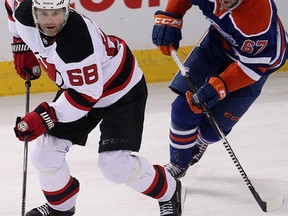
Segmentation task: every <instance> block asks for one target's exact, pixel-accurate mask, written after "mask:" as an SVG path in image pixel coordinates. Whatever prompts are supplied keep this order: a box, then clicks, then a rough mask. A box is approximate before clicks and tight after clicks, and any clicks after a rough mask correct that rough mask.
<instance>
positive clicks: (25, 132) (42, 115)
mask: <svg viewBox="0 0 288 216" xmlns="http://www.w3.org/2000/svg"><path fill="white" fill-rule="evenodd" d="M55 122H57V118H56V114H55V110H54V108H53V107H50V106H49V105H48V104H47V103H46V102H43V103H41V104H40V105H39V106H38V107H36V109H35V110H34V111H33V112H30V113H28V114H27V115H26V116H24V118H21V117H17V119H16V125H15V127H14V131H15V134H16V137H18V139H19V140H21V141H23V140H24V138H25V136H28V141H32V140H34V139H36V138H37V137H39V136H40V135H42V134H43V133H45V132H46V131H47V130H49V129H51V128H53V127H54V126H55Z"/></svg>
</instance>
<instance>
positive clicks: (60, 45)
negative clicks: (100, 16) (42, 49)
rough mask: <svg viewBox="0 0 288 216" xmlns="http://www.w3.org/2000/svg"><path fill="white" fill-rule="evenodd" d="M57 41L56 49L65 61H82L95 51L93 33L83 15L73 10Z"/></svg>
mask: <svg viewBox="0 0 288 216" xmlns="http://www.w3.org/2000/svg"><path fill="white" fill-rule="evenodd" d="M56 42H57V47H56V51H57V53H58V55H59V57H60V58H61V59H62V60H63V61H64V62H65V63H71V62H80V61H82V60H84V59H85V58H87V57H88V56H89V55H91V54H93V52H94V49H93V42H92V35H91V33H90V31H89V28H88V26H87V24H86V22H85V20H84V18H83V16H81V15H80V14H78V13H76V12H75V11H73V10H72V11H71V12H70V14H69V18H68V21H67V23H66V24H65V26H64V27H63V29H62V31H61V32H60V33H59V35H58V37H57V40H56Z"/></svg>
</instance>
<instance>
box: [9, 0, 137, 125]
mask: <svg viewBox="0 0 288 216" xmlns="http://www.w3.org/2000/svg"><path fill="white" fill-rule="evenodd" d="M19 2H21V3H19ZM5 6H6V9H7V12H8V20H9V29H10V31H11V33H12V34H13V36H15V37H20V38H21V39H22V40H23V41H24V42H25V43H26V44H27V45H28V46H29V47H30V49H31V50H32V51H33V52H34V54H35V56H36V57H37V59H38V60H39V62H40V63H41V65H42V68H44V69H45V71H46V72H47V74H48V76H49V78H50V79H51V80H52V81H53V82H54V83H56V84H57V85H58V86H59V87H60V88H61V89H63V90H64V93H63V94H61V96H60V97H59V98H58V99H57V101H55V102H51V103H50V104H49V105H50V106H52V107H54V109H55V112H56V115H57V118H58V120H59V122H71V121H75V120H77V119H79V118H81V117H83V116H84V115H85V114H87V112H88V111H89V110H90V109H91V108H92V107H107V106H109V105H111V104H113V103H115V102H116V101H117V100H119V99H120V98H121V97H122V96H123V95H125V94H126V93H127V92H128V91H129V90H130V89H131V88H133V86H135V85H136V84H137V83H138V82H139V81H140V80H141V78H142V76H143V73H142V71H141V69H140V68H139V67H138V63H137V60H136V59H135V57H134V56H133V54H132V53H131V51H130V49H129V48H128V46H127V45H126V43H125V41H123V40H122V39H120V38H118V37H115V36H107V35H106V34H105V33H104V32H103V31H101V30H100V29H99V27H98V26H97V25H96V24H95V23H94V22H93V21H91V20H90V19H89V18H87V17H85V16H83V15H81V14H79V13H77V12H76V11H74V10H73V9H71V11H70V14H69V18H68V20H67V23H66V24H65V26H64V27H63V29H62V30H61V31H60V32H59V33H58V34H57V35H56V36H55V37H47V36H45V35H43V34H42V33H41V32H40V31H39V30H38V28H36V25H35V23H34V20H33V17H32V1H31V0H24V1H15V0H5Z"/></svg>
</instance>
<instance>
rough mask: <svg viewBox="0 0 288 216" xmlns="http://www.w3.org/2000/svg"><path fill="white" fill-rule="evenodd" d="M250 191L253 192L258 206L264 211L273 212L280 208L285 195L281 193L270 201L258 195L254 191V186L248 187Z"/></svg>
mask: <svg viewBox="0 0 288 216" xmlns="http://www.w3.org/2000/svg"><path fill="white" fill-rule="evenodd" d="M249 189H250V191H251V193H252V194H253V196H254V198H255V200H256V201H257V203H258V204H259V206H260V208H261V209H262V210H263V211H264V212H273V211H276V210H278V209H280V208H281V206H282V205H283V203H284V198H285V195H284V194H281V195H279V196H278V197H277V198H275V199H273V200H270V201H267V202H265V201H263V200H262V199H261V197H260V195H259V194H258V193H257V192H256V191H255V189H254V187H249Z"/></svg>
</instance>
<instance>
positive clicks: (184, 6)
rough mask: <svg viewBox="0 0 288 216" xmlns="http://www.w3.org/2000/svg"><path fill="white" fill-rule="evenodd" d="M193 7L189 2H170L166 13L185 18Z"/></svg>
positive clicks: (174, 0) (171, 0) (175, 0)
mask: <svg viewBox="0 0 288 216" xmlns="http://www.w3.org/2000/svg"><path fill="white" fill-rule="evenodd" d="M191 7H192V4H191V3H190V2H189V0H169V1H168V4H167V6H166V9H165V11H166V12H169V13H174V14H178V15H181V16H184V15H185V13H186V11H187V10H189V9H190V8H191Z"/></svg>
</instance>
